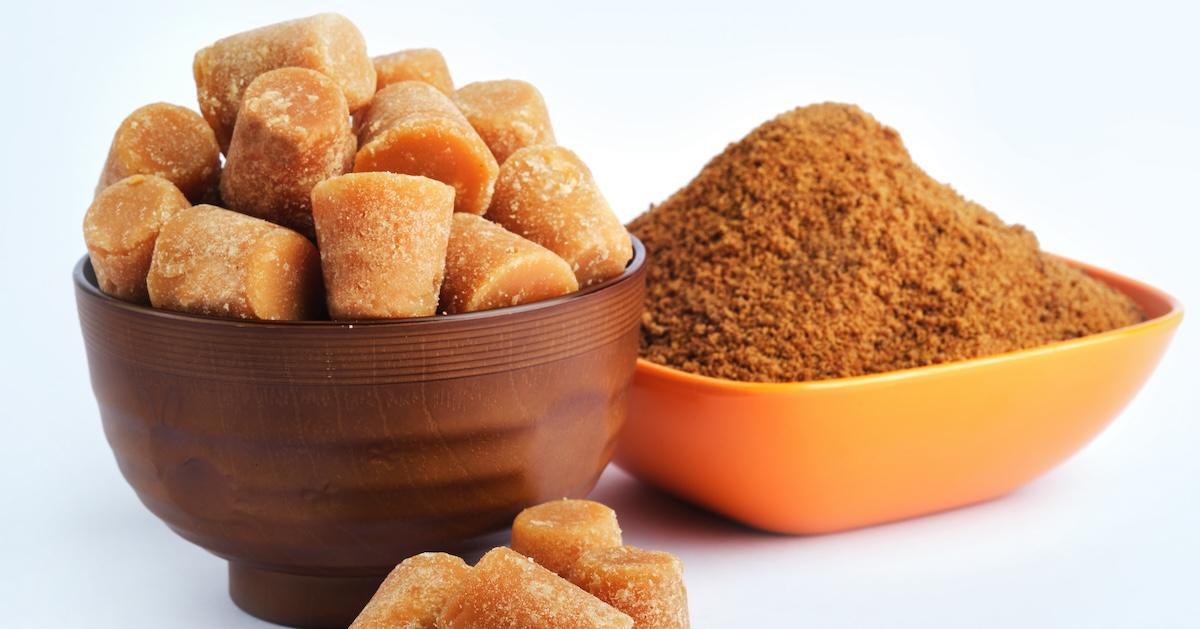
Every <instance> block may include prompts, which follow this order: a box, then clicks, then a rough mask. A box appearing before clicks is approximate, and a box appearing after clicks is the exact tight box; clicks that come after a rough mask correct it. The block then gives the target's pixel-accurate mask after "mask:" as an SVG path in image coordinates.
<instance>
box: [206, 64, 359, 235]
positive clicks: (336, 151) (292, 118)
mask: <svg viewBox="0 0 1200 629" xmlns="http://www.w3.org/2000/svg"><path fill="white" fill-rule="evenodd" d="M356 148H357V145H356V142H355V139H354V137H353V135H351V133H350V112H349V109H348V108H347V107H346V99H345V97H344V96H343V95H342V90H341V88H339V87H338V86H337V84H336V83H334V82H333V81H332V80H330V79H329V78H328V77H326V76H325V75H323V74H321V73H320V72H316V71H314V70H308V69H305V68H281V69H278V70H271V71H269V72H264V73H263V74H260V75H259V76H258V78H256V79H254V81H253V82H252V83H250V86H249V87H247V88H246V91H245V94H244V96H243V99H242V106H241V110H240V112H239V113H238V118H237V124H236V125H235V126H234V130H233V139H232V140H231V141H230V144H229V156H228V158H227V159H226V161H225V172H224V173H223V174H222V175H221V199H222V201H224V203H225V204H226V205H227V206H228V207H229V209H231V210H236V211H238V212H241V213H243V214H249V215H251V216H256V217H258V218H262V219H266V220H269V221H271V222H273V223H277V224H279V225H283V226H284V227H288V228H290V229H294V230H296V231H298V232H300V233H302V234H304V235H305V236H308V237H309V238H315V232H314V231H313V223H312V200H311V199H312V196H311V195H312V188H313V186H314V185H316V184H317V183H318V182H320V181H323V180H325V179H328V178H330V177H334V176H337V175H340V174H342V173H344V172H346V171H347V170H349V169H350V167H351V166H352V165H353V161H354V151H355V149H356Z"/></svg>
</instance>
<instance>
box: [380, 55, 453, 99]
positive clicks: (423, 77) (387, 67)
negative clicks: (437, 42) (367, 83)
mask: <svg viewBox="0 0 1200 629" xmlns="http://www.w3.org/2000/svg"><path fill="white" fill-rule="evenodd" d="M372 61H373V62H374V63H375V89H376V90H381V89H383V88H385V87H387V86H389V85H391V84H392V83H399V82H401V81H424V82H425V83H428V84H430V85H432V86H434V87H436V88H438V91H440V92H441V93H443V94H445V95H447V96H449V95H451V94H453V93H454V81H453V80H452V79H451V78H450V68H448V67H446V59H445V58H443V57H442V53H440V52H438V51H437V50H435V49H433V48H412V49H409V50H401V51H399V52H393V53H392V54H390V55H380V56H378V57H375V58H374V59H372Z"/></svg>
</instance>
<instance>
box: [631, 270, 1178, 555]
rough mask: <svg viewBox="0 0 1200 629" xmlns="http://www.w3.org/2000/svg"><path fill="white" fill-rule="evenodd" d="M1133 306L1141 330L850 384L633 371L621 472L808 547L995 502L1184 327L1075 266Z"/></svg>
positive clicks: (1069, 443)
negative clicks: (808, 538)
mask: <svg viewBox="0 0 1200 629" xmlns="http://www.w3.org/2000/svg"><path fill="white" fill-rule="evenodd" d="M1070 263H1071V264H1073V265H1075V266H1078V267H1079V268H1082V269H1083V270H1084V271H1086V272H1087V273H1089V274H1091V275H1092V276H1094V277H1096V278H1098V279H1100V280H1102V281H1104V282H1106V283H1108V284H1109V285H1111V286H1113V287H1114V288H1116V289H1117V290H1119V291H1121V292H1123V293H1125V294H1127V295H1129V296H1130V297H1131V298H1133V300H1134V301H1136V302H1137V303H1138V304H1139V305H1140V306H1141V307H1142V309H1143V310H1144V311H1145V312H1146V315H1147V320H1146V321H1144V322H1142V323H1139V324H1137V325H1133V326H1129V327H1124V328H1120V329H1117V330H1112V331H1109V332H1105V333H1102V334H1095V335H1091V336H1086V337H1082V338H1078V339H1073V340H1069V341H1063V342H1058V343H1052V344H1049V345H1045V346H1041V347H1035V348H1031V349H1026V350H1021V351H1016V352H1011V353H1007V354H1001V355H996V356H987V357H983V358H977V359H973V360H966V361H961V362H954V363H946V364H941V365H933V366H929V367H921V368H917V369H907V370H903V371H894V372H888V373H882V374H874V375H869V376H861V377H855V378H842V379H835V380H824V381H815V382H798V383H779V384H773V383H772V384H764V383H745V382H734V381H730V380H721V379H717V378H708V377H704V376H698V375H694V374H690V373H685V372H682V371H679V370H676V369H671V368H669V367H664V366H662V365H658V364H655V363H651V362H648V361H645V360H640V361H639V363H638V366H637V371H636V373H635V375H634V382H633V389H632V391H631V393H630V409H629V415H628V420H627V422H626V424H625V427H624V428H623V429H622V433H621V437H620V442H619V445H618V449H617V456H616V461H617V464H618V465H619V466H621V467H622V468H624V469H625V470H627V471H629V472H630V473H632V474H633V475H635V476H637V477H638V478H640V479H642V480H643V481H645V482H647V483H650V484H651V485H655V486H657V487H659V488H661V489H664V490H666V491H668V492H670V493H673V494H675V495H677V496H679V497H681V498H683V499H685V500H688V501H691V502H694V503H696V504H699V505H701V506H703V507H706V508H708V509H711V510H712V511H716V512H718V513H721V514H723V515H725V516H727V517H729V518H732V519H734V520H737V521H740V522H742V523H745V524H748V525H750V526H753V527H757V528H761V529H766V530H769V531H777V532H782V533H794V534H817V533H828V532H833V531H840V530H845V529H851V528H857V527H862V526H869V525H873V524H880V523H883V522H889V521H893V520H900V519H904V518H910V517H914V516H919V515H923V514H927V513H932V512H935V511H941V510H945V509H951V508H954V507H959V506H962V505H968V504H971V503H976V502H980V501H984V500H988V499H991V498H995V497H998V496H1002V495H1004V494H1006V493H1008V492H1011V491H1013V490H1014V489H1016V488H1018V487H1021V486H1022V485H1024V484H1025V483H1028V482H1029V481H1031V480H1033V479H1034V478H1037V477H1038V476H1039V475H1041V474H1043V473H1045V472H1046V471H1047V470H1049V469H1050V468H1052V467H1054V466H1055V465H1057V464H1058V463H1060V462H1062V461H1063V460H1065V459H1066V458H1067V457H1069V456H1071V455H1072V454H1074V453H1075V452H1076V451H1078V450H1079V449H1080V448H1082V447H1083V446H1084V445H1085V444H1086V443H1088V441H1090V440H1091V439H1092V438H1093V437H1095V436H1096V435H1097V434H1098V433H1099V432H1100V431H1101V430H1103V429H1104V427H1105V426H1107V425H1108V423H1109V422H1111V421H1112V420H1113V418H1115V417H1116V416H1117V415H1118V414H1119V413H1120V411H1121V409H1122V408H1124V406H1125V405H1126V404H1127V403H1128V402H1129V401H1130V400H1131V399H1132V398H1133V396H1134V395H1135V394H1136V393H1137V391H1138V389H1139V388H1141V386H1142V384H1143V383H1144V382H1145V381H1146V379H1147V378H1148V377H1149V375H1150V373H1151V372H1152V371H1153V370H1154V367H1155V365H1156V364H1157V363H1158V360H1159V358H1161V356H1162V354H1163V352H1164V351H1165V350H1166V347H1167V344H1168V343H1169V342H1170V340H1171V336H1172V334H1173V333H1174V331H1175V328H1176V327H1178V325H1179V323H1180V321H1181V320H1182V318H1183V310H1182V308H1181V306H1180V304H1179V303H1178V302H1177V301H1175V300H1174V299H1173V298H1172V297H1171V296H1169V295H1167V294H1165V293H1163V292H1162V291H1159V290H1157V289H1155V288H1152V287H1150V286H1147V285H1145V284H1142V283H1140V282H1137V281H1134V280H1131V279H1128V278H1125V277H1122V276H1120V275H1117V274H1115V273H1111V272H1108V271H1104V270H1102V269H1097V268H1093V267H1089V266H1086V265H1082V264H1077V263H1074V262H1070Z"/></svg>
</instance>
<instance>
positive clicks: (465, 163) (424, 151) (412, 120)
mask: <svg viewBox="0 0 1200 629" xmlns="http://www.w3.org/2000/svg"><path fill="white" fill-rule="evenodd" d="M358 139H359V144H358V145H359V149H358V154H357V155H356V156H355V159H354V171H355V172H368V171H387V172H393V173H402V174H405V175H421V176H424V177H429V178H431V179H436V180H438V181H441V182H443V183H446V184H449V185H451V186H454V192H455V197H454V209H455V211H456V212H468V213H471V214H483V212H484V211H485V210H487V207H488V203H489V202H490V201H491V198H492V186H493V185H494V184H495V181H496V172H497V170H498V166H497V165H496V158H495V157H492V152H491V151H489V150H488V147H487V145H486V144H484V142H483V140H482V139H480V137H479V134H478V133H476V132H475V129H473V128H472V127H471V123H469V122H467V119H466V118H464V117H463V115H462V113H461V112H459V111H458V108H457V107H455V106H454V103H453V102H452V101H451V100H450V98H449V97H448V96H446V95H445V94H443V93H441V92H439V91H437V89H436V88H434V87H433V86H431V85H429V84H428V83H422V82H420V81H403V82H400V83H395V84H392V85H389V86H387V87H385V88H383V89H382V90H380V91H379V93H378V94H376V95H375V100H373V101H372V102H371V107H370V108H369V109H367V113H366V116H365V117H364V118H363V120H362V125H361V128H360V129H359V138H358Z"/></svg>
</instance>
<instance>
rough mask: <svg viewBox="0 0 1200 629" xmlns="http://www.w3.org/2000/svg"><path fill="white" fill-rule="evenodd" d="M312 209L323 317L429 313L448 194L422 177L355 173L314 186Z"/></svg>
mask: <svg viewBox="0 0 1200 629" xmlns="http://www.w3.org/2000/svg"><path fill="white" fill-rule="evenodd" d="M312 207H313V219H314V221H315V222H316V228H317V242H318V243H319V244H320V247H321V268H322V270H323V271H324V273H325V287H326V299H327V301H328V303H329V314H330V316H331V317H333V318H334V319H396V318H404V317H423V316H429V315H433V314H435V313H436V312H437V300H438V291H439V290H440V289H441V287H442V273H443V271H444V268H445V262H446V244H447V241H448V240H449V238H450V217H451V215H452V214H453V213H454V189H453V188H451V187H450V186H447V185H445V184H442V183H439V182H437V181H434V180H432V179H427V178H425V177H414V176H409V175H398V174H395V173H355V174H349V175H342V176H341V177H334V178H332V179H326V180H325V181H322V182H321V183H319V184H317V185H316V187H314V188H313V191H312Z"/></svg>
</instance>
